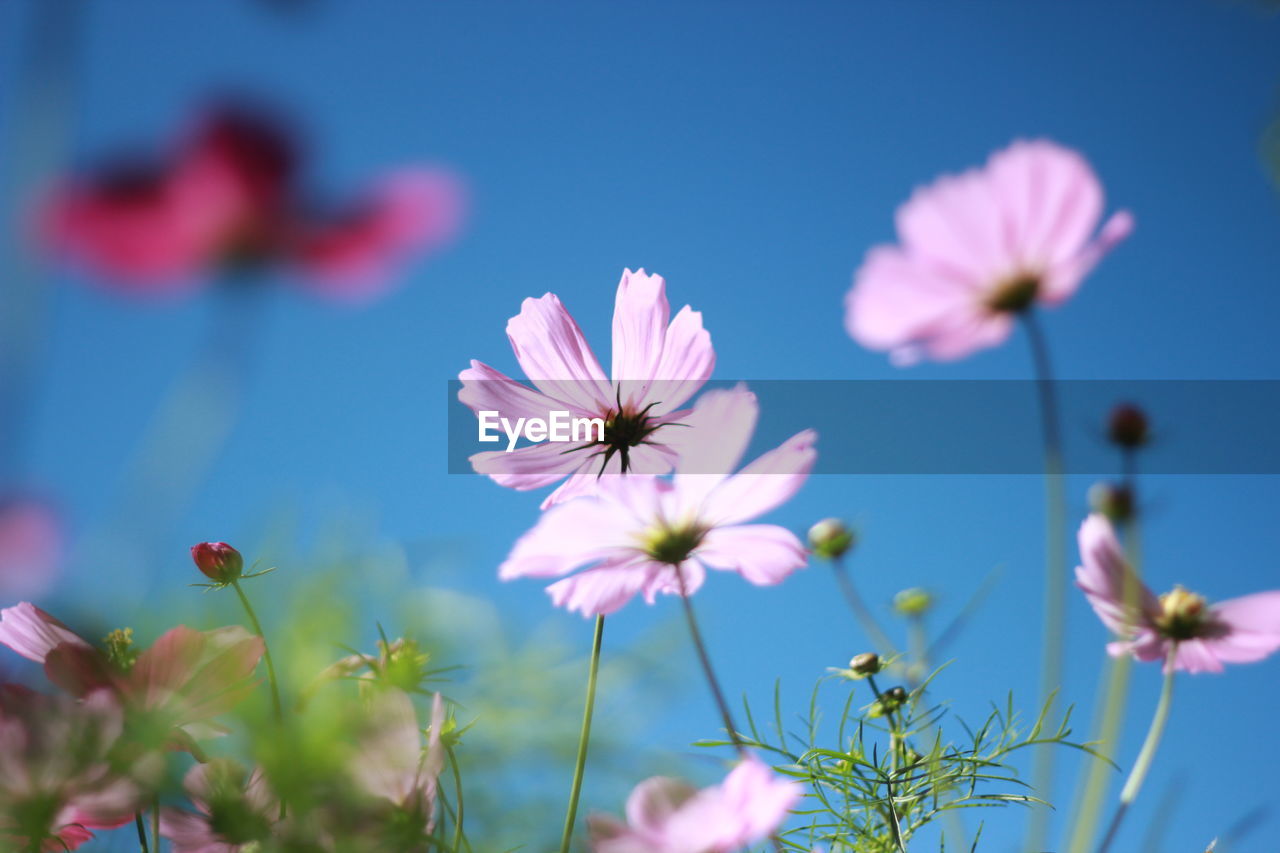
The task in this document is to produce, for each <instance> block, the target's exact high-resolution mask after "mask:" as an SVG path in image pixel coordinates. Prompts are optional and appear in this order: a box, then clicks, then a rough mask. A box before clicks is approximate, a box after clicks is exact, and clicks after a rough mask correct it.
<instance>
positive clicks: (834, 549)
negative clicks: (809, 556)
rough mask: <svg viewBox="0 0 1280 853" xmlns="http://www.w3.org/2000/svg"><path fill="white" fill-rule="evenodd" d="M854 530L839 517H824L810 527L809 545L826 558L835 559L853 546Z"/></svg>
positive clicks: (814, 551)
mask: <svg viewBox="0 0 1280 853" xmlns="http://www.w3.org/2000/svg"><path fill="white" fill-rule="evenodd" d="M853 540H854V537H853V531H852V530H850V529H849V528H848V527H847V526H846V525H845V523H844V522H843V521H841V520H840V519H838V518H824V519H823V520H822V521H819V522H818V523H817V524H815V525H814V526H813V527H810V528H809V547H811V548H812V549H813V553H815V554H817V555H818V556H819V557H822V558H823V559H824V560H834V559H837V558H839V557H842V556H844V555H845V553H846V552H848V550H849V549H850V548H852V547H853Z"/></svg>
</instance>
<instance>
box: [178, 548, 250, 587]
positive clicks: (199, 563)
mask: <svg viewBox="0 0 1280 853" xmlns="http://www.w3.org/2000/svg"><path fill="white" fill-rule="evenodd" d="M191 559H192V560H194V561H195V564H196V568H197V569H199V570H200V571H202V572H204V573H205V575H206V576H207V577H208V578H210V579H211V580H212V581H213V582H214V583H231V582H232V581H234V580H236V579H238V578H239V577H240V574H241V573H242V572H243V571H244V558H243V557H241V556H240V552H239V551H237V550H236V549H235V548H232V547H231V546H230V545H228V544H227V543H226V542H201V543H200V544H199V545H192V546H191Z"/></svg>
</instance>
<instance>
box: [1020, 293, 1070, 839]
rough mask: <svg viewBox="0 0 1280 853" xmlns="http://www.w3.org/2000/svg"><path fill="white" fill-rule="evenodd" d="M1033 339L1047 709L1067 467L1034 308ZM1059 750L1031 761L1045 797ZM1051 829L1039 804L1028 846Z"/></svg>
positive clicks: (1058, 624)
mask: <svg viewBox="0 0 1280 853" xmlns="http://www.w3.org/2000/svg"><path fill="white" fill-rule="evenodd" d="M1022 319H1023V325H1024V326H1025V328H1026V330H1027V339H1028V341H1029V342H1030V344H1031V357H1032V361H1033V362H1034V365H1035V377H1036V391H1037V395H1038V399H1039V404H1040V421H1041V428H1042V430H1043V434H1044V486H1045V579H1044V580H1045V583H1044V646H1043V653H1042V657H1041V661H1040V705H1041V707H1043V708H1045V709H1046V710H1048V709H1050V708H1051V707H1052V705H1053V703H1054V697H1055V695H1056V691H1057V690H1058V688H1059V687H1060V686H1061V683H1062V665H1063V658H1064V656H1065V649H1064V637H1065V636H1066V630H1065V628H1066V616H1067V601H1066V596H1065V595H1064V594H1063V593H1064V591H1065V589H1066V585H1067V564H1066V559H1065V557H1066V539H1067V536H1066V512H1067V495H1066V483H1065V482H1064V479H1063V470H1062V434H1061V428H1060V426H1059V424H1060V420H1059V413H1058V398H1057V393H1056V391H1055V389H1054V384H1053V368H1052V365H1051V363H1050V360H1049V348H1048V345H1047V344H1046V342H1045V338H1044V334H1043V332H1042V331H1041V329H1040V323H1039V321H1038V319H1037V318H1036V315H1035V313H1034V312H1032V311H1027V312H1026V313H1024V314H1023V315H1022ZM1056 755H1057V753H1056V751H1055V750H1052V749H1048V748H1044V747H1042V748H1040V749H1038V750H1036V752H1035V758H1034V761H1033V766H1032V786H1033V787H1034V789H1035V791H1036V793H1037V794H1038V795H1039V796H1040V797H1042V798H1043V799H1046V800H1049V799H1052V797H1051V793H1052V787H1053V764H1054V758H1055V756H1056ZM1048 830H1049V811H1048V809H1035V810H1033V811H1032V812H1031V819H1030V822H1029V824H1028V827H1027V843H1026V844H1025V845H1024V847H1026V848H1027V849H1029V850H1041V849H1043V848H1044V846H1045V838H1046V837H1047V836H1048Z"/></svg>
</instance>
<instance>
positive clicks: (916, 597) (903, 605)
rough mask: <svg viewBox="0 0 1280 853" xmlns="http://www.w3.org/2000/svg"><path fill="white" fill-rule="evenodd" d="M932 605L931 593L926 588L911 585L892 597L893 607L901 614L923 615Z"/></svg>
mask: <svg viewBox="0 0 1280 853" xmlns="http://www.w3.org/2000/svg"><path fill="white" fill-rule="evenodd" d="M931 607H933V594H932V593H930V592H929V590H927V589H922V588H920V587H918V586H913V587H911V588H910V589H904V590H903V591H902V592H900V593H898V594H897V595H895V596H894V597H893V609H894V610H897V611H898V613H900V614H901V615H903V616H923V615H924V614H925V613H927V612H928V610H929V608H931Z"/></svg>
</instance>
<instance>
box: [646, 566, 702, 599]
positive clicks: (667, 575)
mask: <svg viewBox="0 0 1280 853" xmlns="http://www.w3.org/2000/svg"><path fill="white" fill-rule="evenodd" d="M653 566H654V569H653V573H652V575H650V577H649V580H648V582H647V583H646V584H645V588H644V600H645V602H646V603H647V604H653V603H654V602H655V601H656V600H657V598H658V596H659V595H680V594H681V593H682V592H683V593H684V594H686V595H690V596H692V595H693V594H694V593H696V592H697V591H698V590H700V589H702V584H703V583H705V582H706V580H707V570H706V569H705V568H703V566H702V563H700V562H698V561H697V560H685V561H684V562H683V563H681V564H680V573H679V574H676V568H675V566H672V565H670V564H666V563H654V564H653ZM681 581H683V582H684V585H683V586H681Z"/></svg>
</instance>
